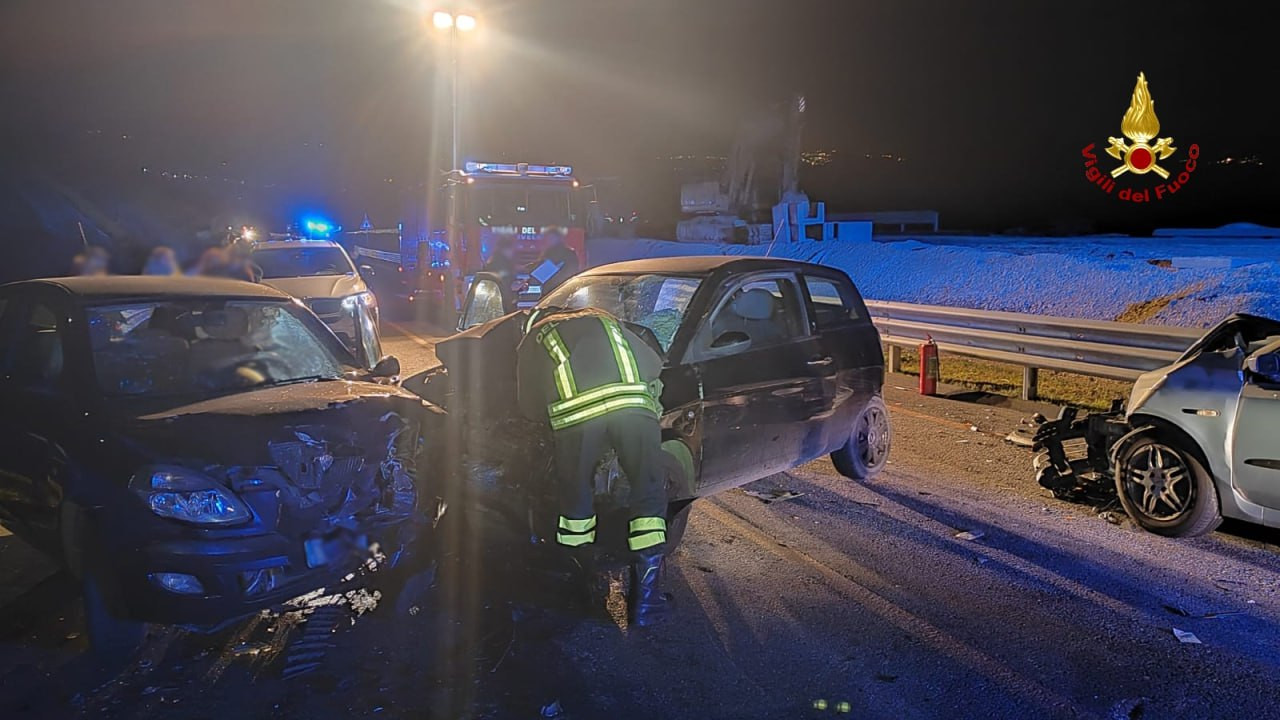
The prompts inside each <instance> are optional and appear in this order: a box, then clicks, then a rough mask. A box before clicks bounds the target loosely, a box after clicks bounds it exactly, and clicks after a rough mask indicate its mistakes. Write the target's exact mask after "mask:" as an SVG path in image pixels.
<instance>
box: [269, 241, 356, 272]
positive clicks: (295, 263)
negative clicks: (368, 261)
mask: <svg viewBox="0 0 1280 720" xmlns="http://www.w3.org/2000/svg"><path fill="white" fill-rule="evenodd" d="M253 261H254V262H255V263H257V265H258V267H260V268H262V277H263V278H264V279H267V280H270V279H274V278H289V277H308V276H314V275H347V274H350V273H354V272H355V268H353V267H351V261H350V260H348V259H347V254H346V253H345V252H343V251H342V248H336V247H296V248H293V247H289V248H259V249H258V250H255V251H254V253H253Z"/></svg>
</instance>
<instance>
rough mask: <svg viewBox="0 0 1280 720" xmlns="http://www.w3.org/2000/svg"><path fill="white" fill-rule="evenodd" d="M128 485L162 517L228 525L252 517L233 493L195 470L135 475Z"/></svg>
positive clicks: (199, 523) (168, 469)
mask: <svg viewBox="0 0 1280 720" xmlns="http://www.w3.org/2000/svg"><path fill="white" fill-rule="evenodd" d="M129 484H130V486H131V487H132V488H133V490H134V492H136V493H138V494H139V495H140V496H141V497H142V499H143V500H144V501H145V502H146V503H147V507H148V508H150V509H151V512H153V513H155V514H156V515H159V516H160V517H164V518H171V519H173V520H181V521H183V522H189V523H195V524H198V525H226V524H229V523H237V522H243V521H245V520H248V519H249V518H250V517H251V513H250V512H249V509H248V508H247V507H245V505H244V503H242V502H241V501H240V500H239V499H238V498H236V496H235V495H234V494H233V493H232V492H231V491H230V490H228V489H226V488H224V487H222V486H221V485H219V484H218V483H216V482H215V481H214V480H212V479H211V478H208V477H205V476H203V475H201V474H199V473H197V472H195V471H192V470H185V469H181V468H157V469H153V470H151V471H149V472H144V473H139V474H138V475H135V476H134V478H133V480H132V481H131V482H130V483H129Z"/></svg>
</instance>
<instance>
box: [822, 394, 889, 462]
mask: <svg viewBox="0 0 1280 720" xmlns="http://www.w3.org/2000/svg"><path fill="white" fill-rule="evenodd" d="M892 443H893V428H892V427H891V426H890V424H889V409H888V408H886V407H885V404H884V398H882V397H880V396H879V395H873V396H871V399H870V400H868V401H867V404H866V405H865V406H863V408H862V409H861V410H859V411H858V414H857V416H856V417H854V419H853V427H852V428H851V429H850V431H849V440H848V441H847V442H845V444H844V446H843V447H841V448H840V449H839V450H836V451H835V452H833V453H831V463H832V464H833V465H835V466H836V470H837V471H839V473H840V474H841V475H844V476H845V477H847V478H852V479H854V480H869V479H871V478H874V477H875V476H877V475H879V474H880V472H881V471H882V470H884V466H885V464H886V463H888V462H889V448H890V446H891V445H892Z"/></svg>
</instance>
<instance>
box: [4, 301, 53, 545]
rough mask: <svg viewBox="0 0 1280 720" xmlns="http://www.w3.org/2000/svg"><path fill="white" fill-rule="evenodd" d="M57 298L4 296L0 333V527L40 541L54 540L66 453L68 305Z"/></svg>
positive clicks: (40, 542) (44, 542)
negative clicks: (0, 337) (63, 431)
mask: <svg viewBox="0 0 1280 720" xmlns="http://www.w3.org/2000/svg"><path fill="white" fill-rule="evenodd" d="M62 300H63V299H62V298H60V297H59V296H58V295H57V294H56V293H53V292H47V293H46V292H30V293H13V294H11V295H9V296H8V297H7V298H5V301H4V309H3V313H4V314H3V317H2V318H0V322H2V325H0V329H2V330H3V333H4V335H3V342H0V347H2V348H3V352H2V353H0V408H3V410H0V522H2V523H4V524H5V525H6V526H11V529H12V530H14V532H15V533H17V534H19V535H22V536H24V537H26V538H28V539H31V540H33V541H35V542H37V543H39V544H46V545H47V544H49V543H52V542H53V541H54V539H55V538H56V537H57V535H56V532H57V522H58V508H59V506H60V504H61V501H62V482H63V480H64V478H65V472H66V470H67V456H66V452H65V450H64V448H63V446H62V438H61V437H60V432H59V429H60V428H64V427H65V423H66V420H67V417H65V415H66V408H67V407H68V405H69V403H70V400H69V395H68V392H67V385H66V382H65V380H66V377H65V375H64V372H63V371H64V367H65V352H64V350H65V342H64V341H65V336H66V333H67V314H66V307H65V306H64V305H63V303H62Z"/></svg>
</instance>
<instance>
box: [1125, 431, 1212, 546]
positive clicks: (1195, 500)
mask: <svg viewBox="0 0 1280 720" xmlns="http://www.w3.org/2000/svg"><path fill="white" fill-rule="evenodd" d="M1115 481H1116V493H1117V494H1118V495H1119V496H1120V504H1121V505H1123V506H1124V509H1125V512H1127V513H1129V517H1131V518H1133V521H1134V522H1136V523H1137V524H1138V525H1139V526H1141V527H1142V528H1144V529H1146V530H1149V531H1151V532H1153V533H1156V534H1158V535H1166V536H1168V537H1196V536H1198V535H1204V534H1205V533H1207V532H1209V531H1211V530H1213V529H1214V528H1216V527H1217V526H1218V524H1219V523H1221V522H1222V514H1221V512H1220V510H1219V507H1218V493H1217V491H1216V490H1215V489H1214V487H1213V478H1212V477H1210V475H1209V473H1208V471H1207V470H1205V468H1204V466H1203V465H1202V464H1201V463H1200V461H1199V460H1198V459H1197V458H1196V456H1195V454H1194V453H1192V452H1189V451H1188V450H1187V449H1186V448H1184V447H1182V446H1181V445H1180V444H1179V443H1176V442H1173V441H1172V440H1170V439H1168V438H1166V437H1164V436H1162V435H1159V434H1156V433H1154V432H1153V433H1150V434H1148V435H1145V436H1143V437H1139V438H1137V439H1136V440H1134V441H1133V442H1132V443H1130V444H1129V445H1128V446H1127V447H1125V448H1124V449H1123V450H1122V451H1121V452H1120V453H1119V454H1118V455H1117V457H1116V466H1115Z"/></svg>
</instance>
